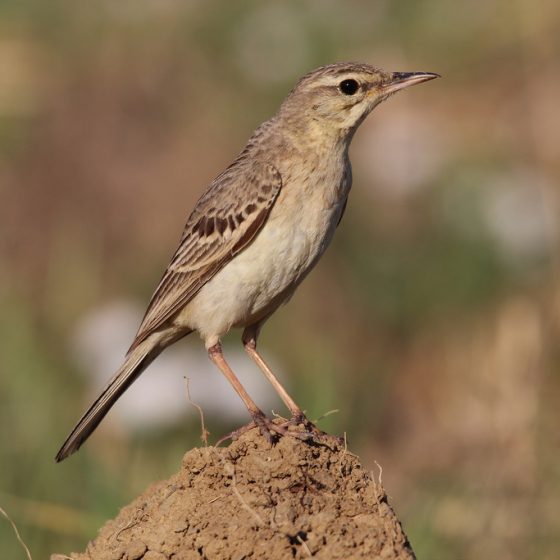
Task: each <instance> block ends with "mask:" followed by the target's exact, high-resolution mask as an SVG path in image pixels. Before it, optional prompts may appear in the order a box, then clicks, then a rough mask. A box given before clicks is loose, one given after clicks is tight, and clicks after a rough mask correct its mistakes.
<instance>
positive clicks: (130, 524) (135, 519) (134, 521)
mask: <svg viewBox="0 0 560 560" xmlns="http://www.w3.org/2000/svg"><path fill="white" fill-rule="evenodd" d="M139 512H140V513H142V515H141V516H140V517H138V513H139ZM149 518H150V515H149V514H147V513H144V510H143V509H142V508H137V509H136V512H135V513H134V517H133V519H132V520H131V521H129V522H128V523H127V524H126V525H125V526H124V527H121V528H120V529H119V530H118V531H117V532H116V533H115V534H114V535H113V538H114V539H115V540H119V537H120V536H121V533H124V531H127V530H128V529H131V528H132V527H134V526H136V525H139V524H140V523H142V521H144V520H147V519H149Z"/></svg>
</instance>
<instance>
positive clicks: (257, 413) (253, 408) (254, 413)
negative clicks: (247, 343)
mask: <svg viewBox="0 0 560 560" xmlns="http://www.w3.org/2000/svg"><path fill="white" fill-rule="evenodd" d="M208 356H209V357H210V359H211V360H212V361H213V362H214V363H215V364H216V366H217V367H218V368H219V370H220V371H221V372H222V373H223V374H224V376H225V377H226V379H227V380H228V381H229V382H230V383H231V385H232V386H233V388H234V389H235V391H236V392H237V394H238V395H239V396H240V397H241V400H242V401H243V402H244V403H245V406H246V407H247V410H248V411H249V414H250V415H251V418H252V419H253V421H252V422H251V423H250V424H247V426H244V427H242V428H240V429H239V430H236V431H235V432H232V433H231V434H228V435H227V436H225V437H224V438H222V439H221V440H220V442H221V441H223V440H224V439H229V438H233V439H235V438H236V437H237V436H239V435H241V434H242V433H244V432H246V431H248V430H250V429H252V428H258V429H259V431H260V432H261V434H262V435H263V436H264V437H265V438H266V439H267V440H268V441H269V442H270V443H273V442H274V437H275V436H276V435H284V433H285V432H286V429H285V428H283V427H282V426H278V425H276V424H274V423H273V422H272V420H271V419H270V418H267V417H266V415H265V413H264V412H263V411H262V410H261V409H260V408H259V407H258V406H257V404H256V403H255V401H254V400H253V399H252V398H251V397H250V396H249V393H247V391H246V390H245V387H243V385H242V384H241V381H239V379H238V378H237V376H236V375H235V373H233V370H232V369H231V368H230V367H229V364H228V363H227V362H226V360H225V358H224V355H223V353H222V345H221V344H220V343H219V342H218V343H217V344H214V346H211V347H210V348H208Z"/></svg>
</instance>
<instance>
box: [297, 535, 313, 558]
mask: <svg viewBox="0 0 560 560" xmlns="http://www.w3.org/2000/svg"><path fill="white" fill-rule="evenodd" d="M296 540H297V541H298V542H299V544H301V548H303V550H305V553H306V554H307V556H309V557H311V556H313V554H311V550H309V547H308V546H307V543H306V542H305V541H304V540H303V539H302V538H301V537H300V536H299V535H296Z"/></svg>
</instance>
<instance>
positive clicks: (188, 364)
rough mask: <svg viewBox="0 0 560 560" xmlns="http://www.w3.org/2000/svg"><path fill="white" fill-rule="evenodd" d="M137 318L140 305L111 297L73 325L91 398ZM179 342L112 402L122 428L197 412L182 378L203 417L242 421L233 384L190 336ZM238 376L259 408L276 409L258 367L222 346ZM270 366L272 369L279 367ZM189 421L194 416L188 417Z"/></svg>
mask: <svg viewBox="0 0 560 560" xmlns="http://www.w3.org/2000/svg"><path fill="white" fill-rule="evenodd" d="M141 319H142V308H141V307H139V306H137V305H135V304H133V303H129V302H123V301H116V302H112V303H109V304H107V305H105V306H103V307H101V308H98V309H96V310H94V311H92V312H91V313H89V314H87V315H85V316H84V317H83V318H82V320H81V321H80V322H79V323H78V325H76V335H75V340H74V341H73V353H74V354H75V357H76V360H77V361H78V363H79V364H80V366H81V369H82V371H83V372H84V373H85V375H86V376H87V378H88V381H89V383H90V393H91V395H90V398H91V399H92V400H93V399H94V398H95V397H96V396H97V394H98V393H99V392H100V391H101V390H102V389H103V387H104V386H105V384H106V383H107V381H108V380H109V379H110V377H111V376H112V375H113V373H114V372H115V371H116V370H117V369H118V367H119V366H120V365H121V364H122V361H123V358H124V355H125V353H126V351H127V349H128V347H129V346H130V343H131V342H132V340H133V338H134V335H135V333H136V331H137V329H138V325H139V324H140V320H141ZM188 338H189V339H190V340H189V341H188V342H187V341H179V342H177V343H176V344H175V345H173V346H172V347H171V348H168V349H167V350H164V352H163V353H162V354H160V356H159V357H158V358H157V359H156V360H155V361H154V362H153V363H152V364H151V365H150V366H149V367H148V369H147V370H146V371H145V372H144V373H143V374H142V375H141V376H140V377H139V378H138V380H137V381H135V382H134V384H133V385H132V386H131V387H130V388H129V389H128V390H127V391H126V392H125V394H124V395H123V396H122V397H121V398H120V399H119V400H118V401H117V403H116V404H115V405H114V407H113V409H112V410H111V412H110V417H111V418H113V419H116V420H117V421H118V422H119V423H120V424H121V425H122V426H124V427H125V428H126V429H129V430H132V431H146V430H150V429H152V428H161V427H165V426H172V425H174V424H176V423H177V422H178V421H179V420H180V419H181V418H183V417H184V416H185V414H189V415H191V416H193V415H198V412H197V411H196V409H195V408H194V407H193V406H192V404H191V403H189V402H188V399H187V395H186V381H185V379H184V378H185V377H188V378H189V390H190V394H191V398H192V400H193V401H194V402H195V403H196V404H198V405H200V406H201V407H202V409H203V411H204V413H205V415H207V417H210V416H211V417H219V418H220V419H221V420H224V421H227V422H239V423H246V422H248V421H249V416H248V413H247V410H246V408H245V406H244V405H243V403H242V402H241V400H240V398H239V397H238V396H237V394H236V393H235V391H234V390H233V388H232V387H231V386H230V385H229V383H228V382H227V381H226V379H224V377H223V376H222V374H221V373H220V372H219V371H218V370H217V369H216V368H215V367H214V365H213V364H212V363H211V362H210V360H209V359H208V357H207V354H206V351H205V349H204V345H203V344H202V342H201V341H200V339H199V338H198V337H197V336H196V335H194V334H193V335H191V336H190V337H188ZM224 352H225V354H226V359H227V360H228V362H229V364H230V365H231V367H232V369H233V370H234V371H235V372H236V374H237V375H238V377H239V379H240V380H241V382H242V383H243V385H244V386H245V388H246V389H247V391H248V392H249V394H250V395H251V396H252V397H253V398H254V399H255V401H256V402H257V403H258V404H259V405H260V406H261V407H262V408H263V410H265V411H269V410H271V409H275V410H278V409H280V410H283V409H281V406H282V404H281V402H279V400H278V399H277V397H276V393H275V392H274V390H273V389H272V387H271V386H270V385H269V384H268V383H267V382H266V380H265V379H264V378H263V376H262V374H261V373H260V370H258V368H257V367H256V366H255V365H254V364H253V363H252V361H251V360H250V358H249V357H248V356H247V355H246V354H245V351H244V350H243V349H242V346H241V341H240V342H239V349H228V348H225V350H224ZM271 367H274V369H275V371H279V369H280V368H278V367H275V366H274V360H271ZM193 419H194V418H193Z"/></svg>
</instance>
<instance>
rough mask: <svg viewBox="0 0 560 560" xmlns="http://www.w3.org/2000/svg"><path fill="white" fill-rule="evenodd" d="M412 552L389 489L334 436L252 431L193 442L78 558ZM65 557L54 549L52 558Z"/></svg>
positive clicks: (182, 559)
mask: <svg viewBox="0 0 560 560" xmlns="http://www.w3.org/2000/svg"><path fill="white" fill-rule="evenodd" d="M308 557H313V558H320V559H327V558H328V559H334V558H344V559H351V558H369V559H373V558H383V559H399V560H402V559H411V558H414V554H413V552H412V549H411V548H410V545H409V544H408V541H407V538H406V536H405V534H404V533H403V531H402V528H401V525H400V523H399V521H398V520H397V518H396V517H395V514H394V512H393V510H392V509H391V508H390V506H389V505H388V503H387V496H386V494H385V492H384V490H383V488H382V487H381V485H380V484H378V483H377V482H376V481H375V480H374V477H373V474H372V473H371V472H369V471H367V470H365V469H364V467H363V466H362V465H361V464H360V461H359V460H358V458H357V457H356V456H355V455H353V454H352V453H350V452H349V451H347V450H346V449H345V447H344V445H341V444H339V443H337V442H336V441H335V440H334V439H328V440H326V441H325V442H323V443H305V442H302V441H300V440H298V439H296V438H292V437H283V438H281V440H280V441H279V442H278V443H277V444H276V445H274V446H271V445H270V444H269V443H268V442H266V440H265V439H264V438H263V437H261V436H260V435H259V434H258V433H257V431H256V430H251V431H250V432H247V433H246V434H244V435H243V436H241V437H240V438H239V439H238V440H237V441H235V442H233V443H232V444H231V445H230V446H229V447H226V448H216V447H206V448H202V449H193V450H192V451H189V452H188V453H187V454H186V455H185V456H184V458H183V462H182V467H181V470H180V471H179V472H178V473H177V474H175V475H174V476H172V477H171V478H170V479H169V480H165V481H162V482H158V483H156V484H154V485H152V486H151V487H150V488H148V489H147V490H146V491H145V492H144V493H143V494H142V495H141V496H140V497H139V498H137V499H136V500H134V501H133V502H132V503H131V504H130V505H128V506H126V507H125V508H123V509H122V510H121V512H120V513H119V515H118V516H117V517H116V518H115V519H114V520H112V521H109V522H107V523H106V524H105V526H104V527H103V528H102V529H101V531H100V532H99V535H98V537H97V538H96V539H95V540H93V541H92V542H90V543H89V545H88V547H87V549H86V551H85V552H84V553H82V554H73V555H72V558H73V559H75V560H140V559H142V560H165V559H169V558H173V559H174V560H190V559H193V560H194V559H196V560H200V559H201V558H207V559H209V560H226V559H228V560H229V559H231V560H233V559H235V560H241V559H245V558H254V559H282V560H284V559H286V558H308ZM55 558H60V556H58V555H53V556H52V557H51V559H52V560H54V559H55Z"/></svg>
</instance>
